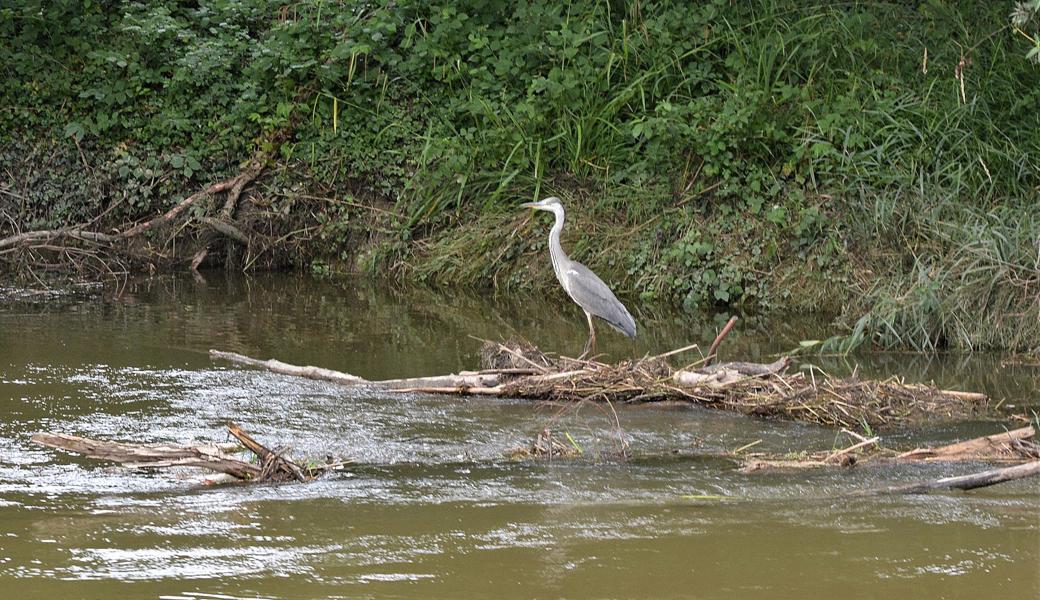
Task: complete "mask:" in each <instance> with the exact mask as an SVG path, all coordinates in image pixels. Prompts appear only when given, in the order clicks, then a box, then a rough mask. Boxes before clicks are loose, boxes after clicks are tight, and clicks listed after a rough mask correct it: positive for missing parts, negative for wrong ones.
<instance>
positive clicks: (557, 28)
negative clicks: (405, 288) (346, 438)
mask: <svg viewBox="0 0 1040 600" xmlns="http://www.w3.org/2000/svg"><path fill="white" fill-rule="evenodd" d="M1038 7H1040V4H1037V3H1036V2H1025V3H1017V4H1015V3H1001V2H997V3H979V2H974V1H970V0H961V1H954V2H941V1H938V0H929V1H924V2H913V3H905V2H894V3H862V4H861V3H855V2H853V3H849V2H841V3H837V2H835V3H831V2H822V3H818V4H811V5H810V4H806V3H802V2H794V1H788V0H768V1H759V2H750V3H745V2H726V1H721V0H717V1H714V2H707V3H693V4H691V3H687V2H636V3H626V2H617V1H600V2H594V1H592V0H585V1H580V2H574V3H559V2H539V1H529V2H519V3H513V2H499V1H494V0H469V1H464V2H458V1H456V2H433V3H427V2H408V1H390V0H378V1H375V2H364V3H362V2H350V1H345V0H340V1H324V2H323V1H313V2H305V3H297V4H282V3H279V2H271V1H267V0H210V1H205V0H203V1H199V2H191V3H176V4H175V5H174V6H157V5H153V4H152V3H136V2H120V1H107V2H105V1H101V2H96V1H95V2H92V1H89V0H78V1H72V0H55V1H51V2H41V1H31V0H15V1H14V2H12V3H8V4H7V7H6V8H2V9H0V52H2V53H3V58H4V60H3V61H2V62H0V69H2V71H3V79H2V81H0V94H2V96H3V103H2V105H0V131H2V132H3V133H0V167H3V168H6V169H7V171H8V172H11V173H13V174H15V175H14V179H15V183H14V184H13V185H12V188H11V190H9V192H10V195H8V197H6V198H5V199H4V203H5V204H4V205H3V206H4V215H0V217H2V218H0V221H3V222H5V223H14V224H16V227H17V228H19V229H21V230H25V229H34V228H53V227H60V226H63V225H67V224H72V223H79V222H84V221H89V220H91V219H94V218H95V217H97V216H98V215H99V214H102V213H104V217H103V218H104V220H105V221H106V222H109V223H110V224H111V223H121V222H127V221H130V220H137V219H141V218H144V217H145V216H147V215H151V214H154V213H156V212H158V211H160V210H163V209H165V208H168V207H169V206H171V205H172V204H174V203H175V202H176V201H178V200H179V199H181V198H183V197H184V196H186V195H187V194H190V193H192V192H193V191H195V190H196V189H198V188H199V187H201V186H202V185H204V184H205V183H207V182H209V181H211V180H213V179H215V178H218V177H225V176H227V175H229V174H231V173H233V172H235V171H237V169H238V168H239V165H240V164H241V163H243V162H244V161H245V160H246V159H248V158H249V156H250V155H251V154H252V153H253V152H254V151H256V150H257V149H259V148H260V147H261V146H263V145H265V144H269V143H270V142H269V141H267V140H270V139H271V137H272V136H273V135H275V134H276V133H278V132H285V131H288V132H290V135H289V136H288V139H287V141H286V142H285V143H283V144H281V146H280V147H279V155H278V156H279V158H278V160H277V161H276V162H275V164H273V165H271V167H270V168H269V169H268V171H267V174H266V175H265V177H264V178H263V181H262V182H261V183H260V185H259V189H258V191H257V192H256V194H254V200H255V201H256V203H257V204H258V205H260V206H262V208H263V211H262V212H263V214H264V215H265V216H264V218H265V219H267V220H269V221H277V223H276V224H274V225H272V224H268V225H266V226H265V227H267V228H268V229H269V230H270V231H272V232H278V233H279V234H284V235H280V236H279V237H278V239H279V240H288V241H290V242H292V248H294V249H297V248H302V250H301V251H300V253H298V254H295V255H294V256H295V258H294V260H295V262H297V264H299V265H300V266H303V267H309V268H311V269H313V270H314V271H315V272H318V273H323V274H324V273H335V272H336V271H338V270H343V269H353V268H362V269H364V270H368V271H374V272H378V273H383V274H386V273H390V274H392V275H393V276H396V277H401V278H409V279H419V280H424V281H429V282H433V283H437V284H443V285H457V284H467V285H471V284H477V285H486V286H491V285H495V286H501V287H516V286H529V285H551V284H552V279H551V274H550V272H549V269H548V266H547V265H548V261H547V260H545V256H544V253H545V237H546V236H545V233H546V231H545V229H546V224H545V223H544V222H542V221H540V220H535V221H534V222H533V223H531V222H528V221H527V218H528V217H529V215H526V214H524V213H518V211H516V210H515V206H516V204H517V203H519V202H520V201H524V200H529V199H533V198H539V197H542V196H545V195H548V194H550V193H552V194H556V195H559V196H561V197H563V199H564V200H565V202H566V203H567V205H568V208H569V212H570V214H571V215H572V216H571V218H570V226H569V228H568V231H567V232H565V238H566V240H565V241H566V243H567V245H568V249H569V250H571V253H572V255H573V256H574V257H575V258H577V259H579V260H582V261H584V262H586V263H587V264H589V266H590V267H592V268H593V269H594V270H596V271H597V272H599V273H601V274H602V275H603V276H604V278H605V279H606V280H607V281H608V282H612V283H613V284H614V285H615V287H616V288H618V289H619V290H620V291H621V292H622V295H623V296H628V297H630V298H635V297H637V296H638V297H639V298H641V299H642V300H644V301H650V300H671V301H675V302H678V303H681V304H682V305H684V306H686V307H689V308H696V307H700V306H703V305H706V304H725V305H731V306H736V307H744V308H768V309H797V310H828V311H833V312H834V313H835V314H839V315H840V317H839V321H840V322H841V323H843V324H844V325H845V326H846V327H847V328H848V331H849V332H851V333H850V334H849V335H846V336H843V337H841V338H835V339H833V340H830V341H829V342H828V343H827V344H825V345H824V346H825V347H826V348H828V349H848V348H850V347H853V346H855V345H858V344H859V343H861V342H863V341H867V340H870V341H872V342H874V343H879V344H883V345H893V346H909V347H913V348H920V349H932V348H940V347H957V348H1009V349H1015V350H1030V349H1037V348H1040V301H1038V300H1037V298H1038V297H1040V262H1038V261H1040V248H1038V246H1037V244H1038V240H1040V216H1038V212H1040V211H1038V209H1037V200H1038V198H1037V195H1038V192H1037V190H1038V185H1040V171H1038V167H1040V110H1037V107H1038V106H1040V85H1038V84H1040V69H1038V68H1037V67H1036V66H1035V65H1034V64H1032V62H1033V61H1034V60H1035V59H1037V56H1038V54H1037V51H1036V50H1035V49H1036V48H1040V46H1038V45H1037V40H1038V39H1040V38H1038V37H1037V35H1036V33H1035V32H1036V29H1037V13H1038ZM15 195H16V196H15ZM13 197H17V198H19V200H17V201H9V199H10V198H13ZM106 211H107V212H106ZM7 226H8V225H7V224H5V225H2V226H0V227H5V228H6V227H7ZM0 231H4V230H0ZM189 231H190V229H189ZM294 231H295V232H300V233H298V234H297V235H295V236H293V235H292V232H294ZM313 232H317V234H316V235H312V233H313ZM294 251H295V250H294Z"/></svg>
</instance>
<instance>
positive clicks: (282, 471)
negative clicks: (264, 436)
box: [32, 423, 337, 482]
mask: <svg viewBox="0 0 1040 600" xmlns="http://www.w3.org/2000/svg"><path fill="white" fill-rule="evenodd" d="M228 432H229V433H230V434H231V435H232V436H234V437H235V438H236V439H237V440H239V442H241V443H242V446H238V445H237V444H234V445H232V447H231V448H229V447H228V445H226V444H192V445H186V446H175V445H170V444H130V443H125V442H113V441H109V440H95V439H90V438H85V437H79V436H75V435H68V434H63V433H47V432H41V433H36V434H33V436H32V441H33V442H34V443H37V444H40V445H41V446H47V447H48V448H56V449H59V450H65V451H68V452H74V453H76V454H82V455H84V456H87V457H89V458H96V459H100V460H110V461H114V462H118V463H121V464H122V465H123V466H126V467H130V468H134V469H167V468H172V467H200V468H203V469H207V470H210V471H216V472H218V473H225V474H227V475H231V476H232V477H235V478H237V479H242V480H246V481H252V482H262V481H301V482H302V481H310V480H311V479H314V478H315V477H316V476H317V475H318V474H320V473H322V472H324V471H325V470H327V469H330V468H333V467H334V466H337V465H333V464H327V465H319V466H317V467H311V468H304V467H302V466H300V465H298V464H297V463H295V462H293V461H292V460H290V459H288V458H286V457H285V456H283V454H284V451H280V452H276V451H273V450H270V449H269V448H267V447H266V446H264V445H263V444H261V443H260V442H258V441H256V440H255V439H253V438H252V437H251V436H250V435H249V434H247V433H246V432H245V431H244V430H243V429H242V428H241V427H239V426H238V425H236V424H234V423H228ZM243 447H244V448H245V449H248V450H249V451H250V452H252V453H253V454H254V455H255V456H256V458H257V462H256V463H252V462H247V461H244V460H240V459H237V458H234V457H233V456H231V454H230V453H231V452H232V451H233V450H234V449H237V448H243Z"/></svg>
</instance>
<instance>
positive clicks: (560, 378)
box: [210, 321, 987, 429]
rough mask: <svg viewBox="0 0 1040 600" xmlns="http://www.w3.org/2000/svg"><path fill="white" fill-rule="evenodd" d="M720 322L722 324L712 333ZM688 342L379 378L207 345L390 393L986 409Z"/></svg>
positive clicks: (879, 411)
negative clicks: (715, 358) (680, 360)
mask: <svg viewBox="0 0 1040 600" xmlns="http://www.w3.org/2000/svg"><path fill="white" fill-rule="evenodd" d="M731 322H732V321H731ZM727 325H730V324H727ZM727 329H728V327H727V328H724V329H723V331H722V333H720V334H719V337H718V338H716V341H719V340H720V339H721V338H722V336H723V334H724V333H725V332H726V331H727ZM695 347H696V346H688V347H685V348H680V349H678V350H673V351H671V352H666V353H664V354H660V355H658V356H652V357H646V358H643V359H641V360H635V361H622V362H620V363H617V364H605V363H601V362H597V361H594V360H575V359H570V358H565V357H559V358H552V357H549V356H547V355H545V354H544V353H542V352H540V351H538V350H537V349H536V348H534V347H533V346H531V345H530V344H525V343H516V342H507V343H497V342H485V344H484V348H483V349H482V351H481V359H482V362H483V365H482V366H483V367H484V368H483V369H482V370H479V371H463V372H460V373H452V374H448V375H438V376H432V377H416V378H408V379H390V380H382V381H369V380H366V379H364V378H361V377H358V376H356V375H352V374H350V373H343V372H339V371H333V370H331V369H324V368H320V367H313V366H297V365H291V364H288V363H284V362H282V361H278V360H274V359H271V360H259V359H255V358H250V357H248V356H243V355H241V354H235V353H232V352H222V351H219V350H210V356H212V357H213V358H215V359H222V360H228V361H232V362H236V363H239V364H244V365H249V366H254V367H260V368H263V369H267V370H269V371H272V372H276V373H283V374H286V375H293V376H297V377H307V378H310V379H318V380H322V381H330V382H334V383H337V384H342V385H350V386H364V387H370V388H375V389H380V390H384V391H387V392H391V393H401V392H421V393H430V394H459V395H461V394H470V395H485V396H500V397H507V398H526V399H532V400H552V401H562V402H580V401H584V400H596V401H608V402H612V403H623V404H636V403H662V404H669V405H674V403H675V402H682V403H686V404H697V405H702V406H707V407H711V408H718V409H723V410H730V411H735V412H740V413H743V414H747V415H755V416H762V417H779V418H785V419H789V420H797V421H806V422H811V423H818V424H822V425H829V426H836V427H845V428H848V429H858V428H865V427H869V428H872V429H877V428H884V427H892V426H900V425H905V424H907V423H910V422H914V421H917V420H924V419H928V418H933V417H942V416H945V417H949V418H963V417H968V416H977V415H979V414H983V413H985V411H986V410H987V399H986V397H985V395H983V394H975V393H971V392H959V391H946V390H940V389H937V388H934V387H932V386H926V385H920V384H910V383H906V382H903V381H901V380H898V379H895V378H891V379H887V380H884V381H872V380H860V379H858V378H856V377H855V376H854V377H850V378H837V377H830V376H828V375H826V374H824V373H822V372H818V369H813V370H810V371H809V372H808V373H805V372H796V373H787V368H788V367H789V365H790V358H788V357H784V358H781V359H779V360H777V361H775V362H773V363H768V364H760V363H749V362H727V363H720V364H714V365H707V366H700V367H696V366H693V365H691V366H690V367H686V368H680V369H676V368H673V367H672V366H671V365H669V364H668V362H667V360H666V358H668V357H671V356H674V355H676V354H678V353H681V352H685V351H688V350H690V349H692V348H695ZM710 358H711V355H708V356H707V357H705V358H704V359H702V360H701V361H698V362H699V363H700V364H702V365H703V363H705V362H708V360H709V359H710ZM696 364H698V363H694V365H696Z"/></svg>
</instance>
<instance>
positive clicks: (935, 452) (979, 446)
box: [741, 427, 1040, 473]
mask: <svg viewBox="0 0 1040 600" xmlns="http://www.w3.org/2000/svg"><path fill="white" fill-rule="evenodd" d="M848 433H850V434H851V433H852V432H848ZM1035 436H1036V430H1035V429H1034V428H1033V427H1022V428H1020V429H1014V430H1012V431H1005V432H1002V433H997V434H993V435H987V436H982V437H977V438H973V439H970V440H966V441H963V442H956V443H953V444H947V445H945V446H939V447H936V448H915V449H913V450H910V451H909V452H902V453H897V452H894V451H892V450H886V449H884V448H880V447H879V445H878V442H879V438H877V437H873V438H870V439H863V440H860V441H859V442H857V443H856V444H853V445H852V446H849V447H848V448H844V449H842V450H838V451H835V452H829V453H828V452H813V453H810V454H807V455H805V456H802V457H796V458H791V457H776V456H769V455H766V454H755V455H749V458H748V460H747V461H746V462H745V463H744V466H743V467H742V468H741V471H742V472H744V473H755V472H758V471H763V470H776V469H807V468H818V467H833V466H842V467H851V466H854V465H863V464H868V463H870V464H877V463H897V462H939V461H943V462H968V461H987V462H1015V463H1019V462H1025V461H1031V460H1036V459H1040V444H1038V443H1037V442H1036V441H1035V440H1034V438H1035ZM854 437H859V436H854ZM868 447H873V448H874V451H873V453H872V454H868V455H864V456H859V455H856V454H854V452H856V451H857V450H863V449H865V448H868ZM836 459H837V460H836Z"/></svg>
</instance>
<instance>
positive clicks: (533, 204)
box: [520, 202, 541, 208]
mask: <svg viewBox="0 0 1040 600" xmlns="http://www.w3.org/2000/svg"><path fill="white" fill-rule="evenodd" d="M520 208H541V207H540V206H538V203H537V202H524V203H523V204H521V205H520Z"/></svg>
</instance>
